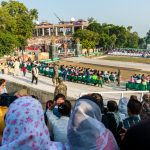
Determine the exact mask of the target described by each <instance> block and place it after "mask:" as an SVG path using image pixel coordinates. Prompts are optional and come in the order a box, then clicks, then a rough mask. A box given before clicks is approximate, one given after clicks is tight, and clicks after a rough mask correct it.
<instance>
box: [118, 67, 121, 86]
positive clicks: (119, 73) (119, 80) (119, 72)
mask: <svg viewBox="0 0 150 150" xmlns="http://www.w3.org/2000/svg"><path fill="white" fill-rule="evenodd" d="M120 82H121V71H120V69H119V70H118V86H120Z"/></svg>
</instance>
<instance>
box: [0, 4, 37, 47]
mask: <svg viewBox="0 0 150 150" xmlns="http://www.w3.org/2000/svg"><path fill="white" fill-rule="evenodd" d="M2 9H6V10H7V12H8V13H9V15H10V16H11V17H12V18H13V20H14V22H15V23H14V25H13V26H11V28H7V30H8V31H9V32H11V33H12V34H13V35H15V37H16V38H17V40H18V44H19V45H18V46H19V47H21V46H25V45H26V44H27V43H26V42H27V39H28V38H30V37H31V36H32V31H33V28H34V23H33V20H35V19H37V17H38V12H37V10H36V9H31V10H28V8H27V7H26V6H25V5H24V4H23V3H20V2H18V1H9V2H2Z"/></svg>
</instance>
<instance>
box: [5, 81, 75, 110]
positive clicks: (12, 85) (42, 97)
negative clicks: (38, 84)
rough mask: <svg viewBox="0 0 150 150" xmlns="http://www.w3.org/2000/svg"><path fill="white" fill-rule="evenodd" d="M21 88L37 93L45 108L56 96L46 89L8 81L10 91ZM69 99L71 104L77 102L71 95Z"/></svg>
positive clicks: (31, 93)
mask: <svg viewBox="0 0 150 150" xmlns="http://www.w3.org/2000/svg"><path fill="white" fill-rule="evenodd" d="M21 89H27V91H28V94H29V95H35V96H37V97H38V98H39V101H40V102H41V104H42V106H43V108H45V104H46V102H47V101H48V100H53V98H54V94H53V93H50V92H47V91H44V90H40V89H36V88H33V87H28V86H25V85H22V84H18V83H15V82H10V81H8V82H7V90H8V93H16V92H17V91H19V90H21ZM67 99H68V100H70V101H71V104H72V105H74V103H75V99H72V98H70V97H67Z"/></svg>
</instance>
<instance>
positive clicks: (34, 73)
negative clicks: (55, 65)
mask: <svg viewBox="0 0 150 150" xmlns="http://www.w3.org/2000/svg"><path fill="white" fill-rule="evenodd" d="M38 75H39V70H38V68H37V65H35V66H34V67H33V68H32V83H33V82H34V80H35V81H36V84H38Z"/></svg>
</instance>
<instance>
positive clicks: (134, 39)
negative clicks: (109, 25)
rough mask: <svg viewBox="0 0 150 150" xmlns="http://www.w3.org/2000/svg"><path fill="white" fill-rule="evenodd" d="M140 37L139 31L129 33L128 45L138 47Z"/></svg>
mask: <svg viewBox="0 0 150 150" xmlns="http://www.w3.org/2000/svg"><path fill="white" fill-rule="evenodd" d="M138 43H139V37H138V33H137V32H133V33H130V32H129V33H128V35H127V44H126V47H130V48H138Z"/></svg>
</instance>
